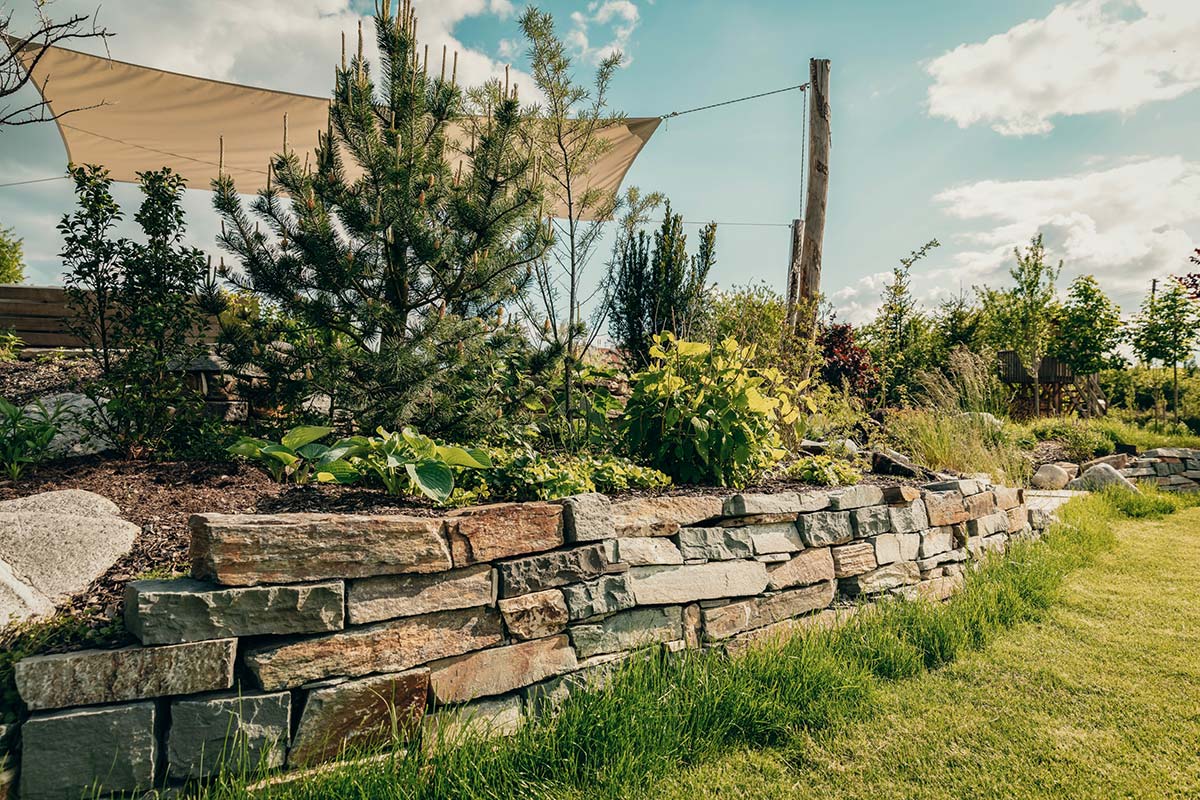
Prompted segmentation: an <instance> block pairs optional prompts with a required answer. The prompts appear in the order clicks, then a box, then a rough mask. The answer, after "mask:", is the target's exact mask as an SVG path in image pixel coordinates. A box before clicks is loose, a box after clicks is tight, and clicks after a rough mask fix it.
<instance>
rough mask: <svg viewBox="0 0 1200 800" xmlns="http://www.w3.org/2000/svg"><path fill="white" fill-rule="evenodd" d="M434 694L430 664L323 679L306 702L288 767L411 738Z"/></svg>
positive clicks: (313, 688) (308, 764)
mask: <svg viewBox="0 0 1200 800" xmlns="http://www.w3.org/2000/svg"><path fill="white" fill-rule="evenodd" d="M428 693H429V670H428V669H425V668H422V669H415V670H411V671H408V672H401V673H397V674H391V675H373V676H371V677H370V678H363V679H361V680H353V681H347V680H336V681H328V682H325V683H319V684H317V685H316V686H314V687H312V690H311V691H310V692H309V693H308V699H307V700H306V701H305V703H304V712H303V713H302V714H301V715H300V723H299V725H298V726H297V727H296V735H295V737H294V738H293V739H292V747H291V750H290V751H289V752H288V757H287V760H288V766H290V767H304V766H310V765H312V764H317V763H320V762H322V761H330V760H333V759H335V758H337V757H338V756H340V755H341V754H342V752H343V750H346V749H362V748H367V747H372V746H377V745H381V744H385V743H388V742H392V741H396V740H404V739H406V738H408V736H409V735H411V734H412V733H413V731H414V730H415V729H416V727H417V726H418V725H419V724H420V722H421V718H422V717H423V716H424V714H425V703H426V698H427V695H428Z"/></svg>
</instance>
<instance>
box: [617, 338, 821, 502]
mask: <svg viewBox="0 0 1200 800" xmlns="http://www.w3.org/2000/svg"><path fill="white" fill-rule="evenodd" d="M650 356H651V363H650V366H649V367H647V369H646V370H645V371H644V372H641V373H639V374H638V375H636V376H635V377H634V383H633V387H632V390H633V393H632V395H631V397H630V398H629V401H628V403H627V404H626V406H625V413H624V416H623V418H622V425H623V430H624V432H625V435H626V437H627V442H628V445H629V448H630V450H631V451H632V452H633V453H634V454H636V455H637V456H639V457H641V458H642V459H644V460H645V461H646V462H647V463H649V464H651V465H652V466H654V467H656V468H657V469H661V470H662V471H663V472H665V473H667V474H668V475H670V476H672V477H673V478H675V479H676V480H680V481H685V482H688V483H716V484H718V485H721V486H735V487H737V486H744V485H746V483H748V482H749V481H750V480H751V479H753V478H754V476H755V475H757V474H758V473H760V472H761V471H762V470H764V469H766V468H767V467H770V466H771V465H772V464H774V463H776V462H777V461H779V460H780V459H781V458H782V457H783V456H784V455H785V451H784V450H783V448H782V446H781V440H780V436H779V430H778V427H779V425H781V424H791V423H793V422H794V421H795V419H796V417H797V413H796V410H795V408H794V407H793V406H792V391H793V390H791V389H789V388H787V387H785V386H783V385H782V381H781V376H780V373H779V371H778V370H776V369H773V368H764V369H758V370H755V369H751V368H749V367H748V366H747V364H748V362H749V361H750V360H751V359H752V358H753V357H754V348H753V346H751V347H747V348H742V347H740V346H739V345H738V343H737V342H736V341H734V340H733V339H726V340H725V341H723V342H721V343H720V344H719V345H708V344H703V343H701V342H688V341H682V340H678V339H676V338H675V337H674V336H673V335H671V334H670V333H665V332H664V333H662V334H660V335H659V336H658V338H657V340H656V343H655V344H654V346H653V347H651V349H650ZM796 388H797V389H801V388H803V386H798V387H796Z"/></svg>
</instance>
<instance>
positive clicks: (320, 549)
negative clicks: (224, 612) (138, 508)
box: [189, 514, 450, 586]
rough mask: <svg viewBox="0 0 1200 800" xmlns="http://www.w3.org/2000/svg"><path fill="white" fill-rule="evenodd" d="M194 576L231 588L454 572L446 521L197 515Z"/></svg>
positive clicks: (388, 517) (193, 521) (193, 522)
mask: <svg viewBox="0 0 1200 800" xmlns="http://www.w3.org/2000/svg"><path fill="white" fill-rule="evenodd" d="M189 524H190V526H191V529H192V544H191V559H192V577H194V578H199V579H201V580H211V581H216V582H217V583H220V584H224V585H226V586H255V585H259V584H266V583H301V582H304V581H317V580H325V579H328V578H362V577H366V576H368V575H387V574H395V573H400V572H442V571H444V570H447V569H450V552H449V550H448V549H447V547H446V542H445V540H444V539H443V538H442V521H441V520H438V519H428V518H420V517H405V516H399V515H348V514H197V515H194V516H193V517H192V518H191V521H190V523H189Z"/></svg>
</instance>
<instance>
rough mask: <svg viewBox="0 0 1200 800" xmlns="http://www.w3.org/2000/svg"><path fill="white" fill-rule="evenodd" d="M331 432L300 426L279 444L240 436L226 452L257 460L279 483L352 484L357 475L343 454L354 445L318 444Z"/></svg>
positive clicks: (312, 426) (311, 426)
mask: <svg viewBox="0 0 1200 800" xmlns="http://www.w3.org/2000/svg"><path fill="white" fill-rule="evenodd" d="M332 432H333V428H322V427H318V426H316V425H302V426H300V427H298V428H292V429H291V430H290V431H288V432H287V433H285V434H284V435H283V438H282V439H281V440H280V441H279V443H278V444H276V443H274V442H268V441H266V440H264V439H255V438H252V437H249V436H243V437H242V438H241V439H239V440H238V441H237V442H235V443H234V444H233V446H231V447H230V448H229V452H230V453H232V454H233V455H235V456H241V457H242V458H246V459H250V460H251V461H257V462H258V463H259V464H260V465H261V466H262V467H263V468H264V469H265V470H267V472H269V473H271V477H272V478H274V479H275V481H276V482H278V483H285V482H287V481H288V480H289V479H291V480H292V482H294V483H297V484H301V485H303V484H306V483H308V482H309V481H311V480H313V479H314V478H315V479H316V480H317V481H320V482H321V483H330V482H336V483H352V482H353V481H355V480H357V479H358V477H359V473H358V471H357V470H356V469H355V468H354V467H353V466H351V464H350V462H349V461H348V460H347V459H346V455H347V454H348V453H349V452H350V451H351V450H352V449H353V448H354V446H355V445H354V444H353V443H347V442H338V443H336V444H334V445H332V446H328V445H323V444H320V443H318V442H317V440H318V439H323V438H324V437H326V436H328V435H329V434H330V433H332Z"/></svg>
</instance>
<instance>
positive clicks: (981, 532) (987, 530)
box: [967, 511, 1008, 537]
mask: <svg viewBox="0 0 1200 800" xmlns="http://www.w3.org/2000/svg"><path fill="white" fill-rule="evenodd" d="M997 533H1008V512H1005V511H996V512H993V513H991V514H988V515H987V516H986V517H980V518H979V519H973V520H970V521H968V522H967V535H969V536H971V537H975V536H992V535H993V534H997Z"/></svg>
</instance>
